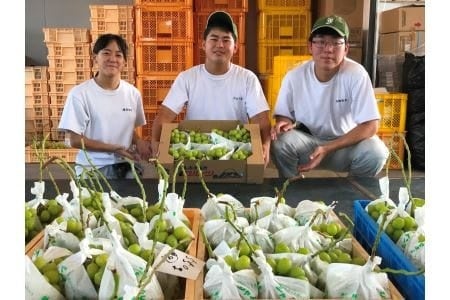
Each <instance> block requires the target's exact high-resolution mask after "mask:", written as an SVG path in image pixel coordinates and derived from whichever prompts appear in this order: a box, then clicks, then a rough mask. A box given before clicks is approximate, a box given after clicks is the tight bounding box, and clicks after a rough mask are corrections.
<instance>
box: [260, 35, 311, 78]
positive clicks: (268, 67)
mask: <svg viewBox="0 0 450 300" xmlns="http://www.w3.org/2000/svg"><path fill="white" fill-rule="evenodd" d="M307 42H308V41H307V40H306V39H303V40H290V41H284V40H278V41H270V42H265V41H258V47H257V48H258V66H257V68H258V73H259V74H265V75H269V73H270V74H271V73H272V72H273V69H272V68H273V60H274V57H275V56H304V55H309V51H308V43H307Z"/></svg>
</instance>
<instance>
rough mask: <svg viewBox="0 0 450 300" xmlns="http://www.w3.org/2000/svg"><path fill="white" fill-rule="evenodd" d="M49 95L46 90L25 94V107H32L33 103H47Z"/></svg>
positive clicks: (48, 102)
mask: <svg viewBox="0 0 450 300" xmlns="http://www.w3.org/2000/svg"><path fill="white" fill-rule="evenodd" d="M49 104H50V97H49V95H48V92H44V93H33V95H32V96H25V107H32V106H35V105H49Z"/></svg>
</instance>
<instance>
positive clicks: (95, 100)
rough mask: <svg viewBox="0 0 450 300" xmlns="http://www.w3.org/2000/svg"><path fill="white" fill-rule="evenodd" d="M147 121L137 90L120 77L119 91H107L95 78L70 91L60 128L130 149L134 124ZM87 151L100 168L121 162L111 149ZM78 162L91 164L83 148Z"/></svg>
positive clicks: (141, 123)
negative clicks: (109, 150) (110, 151)
mask: <svg viewBox="0 0 450 300" xmlns="http://www.w3.org/2000/svg"><path fill="white" fill-rule="evenodd" d="M145 124H146V120H145V114H144V109H143V106H142V97H141V94H140V92H139V90H138V89H136V88H135V87H134V86H133V85H131V84H129V83H128V82H126V81H124V80H121V81H120V84H119V87H118V88H117V89H116V90H113V91H112V90H105V89H103V88H101V87H100V86H99V85H97V83H96V82H95V80H94V79H89V80H87V81H85V82H83V83H81V84H79V85H77V86H75V87H74V88H72V90H70V92H69V94H68V95H67V100H66V103H65V105H64V110H63V113H62V116H61V120H60V122H59V126H58V129H65V130H71V131H73V132H75V133H77V134H80V135H83V136H86V137H87V138H89V139H93V140H98V141H102V142H104V143H108V144H117V145H122V146H124V147H126V148H128V147H130V146H131V142H132V139H133V131H134V129H135V127H138V126H142V125H145ZM87 153H88V154H89V157H90V159H91V160H92V162H93V163H94V165H96V166H97V167H102V166H106V165H111V164H114V163H116V162H120V161H122V159H121V157H119V156H117V155H115V154H113V153H109V152H91V151H87ZM76 163H77V164H81V165H84V166H88V165H89V162H88V161H87V160H86V158H85V155H84V153H83V151H81V150H80V151H79V152H78V155H77V157H76Z"/></svg>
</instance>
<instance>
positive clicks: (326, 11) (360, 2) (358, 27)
mask: <svg viewBox="0 0 450 300" xmlns="http://www.w3.org/2000/svg"><path fill="white" fill-rule="evenodd" d="M369 2H370V1H367V0H320V1H318V3H317V12H318V14H317V16H318V18H319V17H324V16H329V15H338V16H341V17H342V18H344V19H345V21H346V22H347V24H348V27H349V29H350V36H349V39H348V40H349V42H350V43H351V44H358V45H361V44H362V40H363V32H364V30H367V29H368V26H369V12H370V9H369V8H370V3H369ZM315 21H316V20H313V22H312V24H314V22H315Z"/></svg>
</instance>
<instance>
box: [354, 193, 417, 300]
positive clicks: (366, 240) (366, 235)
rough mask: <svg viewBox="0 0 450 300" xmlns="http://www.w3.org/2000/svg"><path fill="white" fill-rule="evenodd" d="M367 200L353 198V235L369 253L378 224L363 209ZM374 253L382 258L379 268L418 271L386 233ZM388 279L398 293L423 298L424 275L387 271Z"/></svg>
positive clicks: (408, 297)
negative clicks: (408, 274)
mask: <svg viewBox="0 0 450 300" xmlns="http://www.w3.org/2000/svg"><path fill="white" fill-rule="evenodd" d="M369 203H370V201H369V200H355V201H354V202H353V211H354V220H355V227H354V229H353V235H354V236H355V238H356V239H357V240H358V241H359V243H360V244H361V245H362V246H363V248H364V249H366V251H367V252H368V253H369V255H370V253H371V251H372V246H373V243H374V241H375V237H376V235H377V231H378V224H377V223H376V222H375V221H374V220H372V218H371V217H370V216H369V214H368V213H367V212H366V211H365V207H366V206H367V204H369ZM376 255H377V256H380V257H381V258H382V261H381V268H391V269H395V270H400V269H403V270H406V271H411V272H414V271H418V269H417V268H416V267H415V266H414V264H413V263H412V262H411V261H410V260H409V258H407V257H406V255H405V254H404V253H403V252H402V250H401V249H400V247H399V246H397V245H396V244H395V243H394V242H393V241H392V240H391V239H390V238H389V236H388V235H387V234H385V233H383V234H382V235H381V239H380V243H379V245H378V248H377V250H376ZM388 276H389V279H390V280H391V281H392V282H393V283H394V285H395V286H396V287H397V289H398V290H399V291H400V293H401V294H402V295H403V297H405V298H406V299H410V300H422V299H425V276H424V275H415V276H406V275H400V274H391V273H388Z"/></svg>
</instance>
